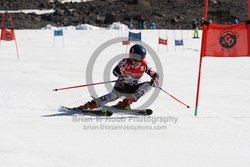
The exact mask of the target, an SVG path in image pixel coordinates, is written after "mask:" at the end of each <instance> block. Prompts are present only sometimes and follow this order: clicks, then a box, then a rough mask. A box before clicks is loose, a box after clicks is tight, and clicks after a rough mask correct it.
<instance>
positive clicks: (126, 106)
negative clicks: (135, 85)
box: [113, 99, 134, 110]
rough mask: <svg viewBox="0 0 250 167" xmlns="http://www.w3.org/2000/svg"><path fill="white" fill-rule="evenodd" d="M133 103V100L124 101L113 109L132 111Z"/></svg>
mask: <svg viewBox="0 0 250 167" xmlns="http://www.w3.org/2000/svg"><path fill="white" fill-rule="evenodd" d="M133 102H134V100H133V99H123V100H122V101H119V102H118V103H117V104H116V105H115V106H113V107H116V108H121V109H126V110H129V109H131V107H130V104H132V103H133Z"/></svg>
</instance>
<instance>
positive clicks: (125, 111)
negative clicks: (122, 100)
mask: <svg viewBox="0 0 250 167" xmlns="http://www.w3.org/2000/svg"><path fill="white" fill-rule="evenodd" d="M102 108H103V109H106V110H108V111H111V112H112V113H121V114H128V115H138V116H139V115H141V116H148V115H152V114H153V110H151V109H144V110H142V109H123V108H117V107H110V106H103V107H102Z"/></svg>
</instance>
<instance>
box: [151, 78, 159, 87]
mask: <svg viewBox="0 0 250 167" xmlns="http://www.w3.org/2000/svg"><path fill="white" fill-rule="evenodd" d="M151 85H152V86H153V87H157V86H159V79H158V78H156V77H154V78H152V79H151Z"/></svg>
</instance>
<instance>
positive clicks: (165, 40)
mask: <svg viewBox="0 0 250 167" xmlns="http://www.w3.org/2000/svg"><path fill="white" fill-rule="evenodd" d="M159 44H162V45H168V40H167V39H162V38H159Z"/></svg>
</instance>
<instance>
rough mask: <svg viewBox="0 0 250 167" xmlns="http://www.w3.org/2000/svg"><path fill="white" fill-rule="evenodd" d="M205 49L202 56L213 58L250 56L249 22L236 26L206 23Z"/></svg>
mask: <svg viewBox="0 0 250 167" xmlns="http://www.w3.org/2000/svg"><path fill="white" fill-rule="evenodd" d="M206 24H207V25H205V26H204V31H205V33H206V35H205V37H204V38H203V39H202V40H203V44H204V47H203V49H202V53H201V55H202V56H203V57H204V56H213V57H241V56H250V53H249V48H250V39H248V22H242V23H239V24H234V25H219V24H214V23H206Z"/></svg>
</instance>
